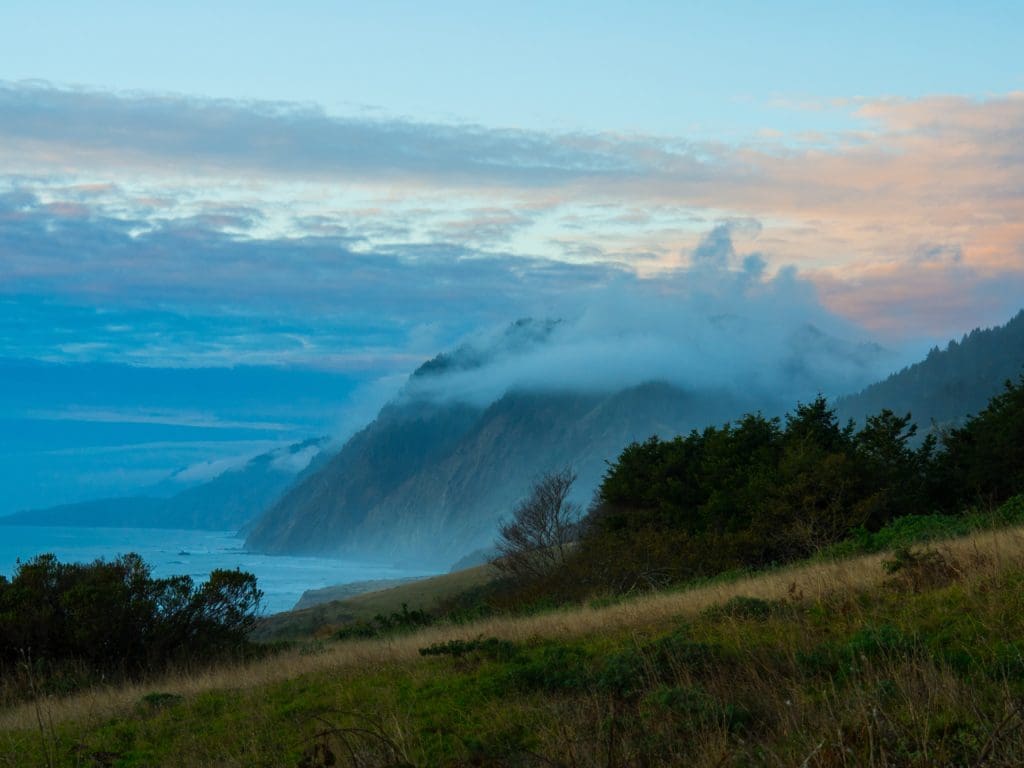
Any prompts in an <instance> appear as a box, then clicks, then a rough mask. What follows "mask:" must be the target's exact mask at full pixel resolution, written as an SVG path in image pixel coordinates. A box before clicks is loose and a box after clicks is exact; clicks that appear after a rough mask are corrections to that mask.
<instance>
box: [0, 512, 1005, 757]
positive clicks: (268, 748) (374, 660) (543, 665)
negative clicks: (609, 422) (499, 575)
mask: <svg viewBox="0 0 1024 768" xmlns="http://www.w3.org/2000/svg"><path fill="white" fill-rule="evenodd" d="M936 549H937V551H938V552H939V553H941V554H940V557H936V558H933V561H929V560H928V559H927V558H926V559H925V560H922V561H921V562H919V563H917V564H916V565H913V564H912V566H908V567H905V568H904V569H903V570H901V571H899V572H897V573H896V574H887V573H886V570H885V569H884V568H883V561H884V560H885V559H886V557H887V555H885V554H875V555H868V556H861V557H856V558H851V559H847V560H840V561H834V562H828V561H825V562H816V563H813V564H807V565H802V566H794V567H791V568H786V569H780V570H778V571H774V572H772V573H768V574H763V575H759V576H751V577H745V578H739V579H736V580H732V581H727V582H726V581H723V582H719V583H715V584H709V585H705V586H701V587H696V588H691V589H685V590H679V591H674V592H666V593H660V594H653V595H646V596H641V597H636V598H633V599H626V600H621V601H618V602H615V603H613V604H606V605H597V604H592V605H586V606H578V607H574V608H571V609H564V610H557V611H551V612H548V613H543V614H538V615H533V616H527V617H519V618H513V617H507V618H492V619H487V620H483V621H479V622H475V623H470V624H465V625H458V626H434V627H430V628H427V629H424V630H422V631H419V632H415V633H411V634H407V635H402V636H398V637H392V638H386V639H378V640H367V641H346V642H326V643H321V644H313V645H311V646H309V647H306V648H305V649H303V650H295V651H292V652H287V653H284V654H282V655H279V656H277V657H274V658H271V659H265V660H262V661H259V662H255V663H251V664H248V665H245V666H236V667H230V668H222V669H218V670H213V671H205V672H202V673H198V674H195V675H188V674H180V675H177V676H175V677H173V678H168V679H166V680H162V681H160V682H158V683H152V684H149V685H145V686H128V687H121V688H111V689H94V690H92V691H89V692H87V693H84V694H80V695H77V696H72V697H67V698H61V699H47V700H43V701H40V702H38V703H37V704H36V705H28V706H22V707H19V708H16V709H12V710H9V711H5V712H3V713H2V714H0V765H18V766H21V765H68V766H71V765H119V766H143V765H147V766H149V765H167V766H170V765H196V766H243V765H245V766H251V765H265V766H278V765H282V766H299V765H304V766H319V765H323V766H326V765H330V764H343V765H344V764H348V765H380V766H384V765H422V766H428V765H566V766H570V765H578V766H597V765H661V764H679V765H695V766H702V765H708V766H710V765H808V766H812V765H817V766H840V765H844V766H858V765H916V766H931V765H1000V766H1002V765H1005V766H1010V765H1021V764H1024V734H1022V731H1021V728H1022V726H1024V712H1022V710H1021V704H1022V702H1024V529H1021V528H1013V529H1006V530H1002V531H997V532H987V533H979V534H975V535H972V536H969V537H966V538H961V539H957V540H954V541H950V542H946V543H942V544H940V545H937V546H936ZM929 562H931V564H930V565H929ZM407 586H408V585H407ZM382 595H383V593H381V595H378V596H377V597H376V598H373V599H374V600H376V601H381V600H392V599H395V596H389V597H383V596H382ZM433 596H434V597H436V594H435V595H433ZM366 597H367V599H368V600H369V599H370V596H366ZM407 599H408V598H406V600H407ZM373 605H374V607H373V610H386V609H387V608H388V607H391V606H393V603H385V602H376V603H373ZM453 641H455V642H453ZM421 649H429V651H430V652H431V654H432V655H428V656H423V655H421V653H420V651H421ZM332 760H333V761H334V763H332V762H331V761H332Z"/></svg>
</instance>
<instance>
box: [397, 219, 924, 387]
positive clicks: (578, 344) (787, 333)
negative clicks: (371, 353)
mask: <svg viewBox="0 0 1024 768" xmlns="http://www.w3.org/2000/svg"><path fill="white" fill-rule="evenodd" d="M734 226H736V225H734V224H722V225H719V226H718V227H716V228H715V229H713V230H712V231H711V232H710V233H709V234H708V235H707V236H706V237H705V238H704V240H703V241H702V242H701V244H700V245H699V246H698V247H697V248H696V249H695V250H694V252H693V253H692V254H691V255H690V259H689V264H688V265H687V266H685V267H680V268H678V269H676V270H674V271H673V272H671V273H670V274H668V275H666V274H664V273H662V274H660V275H659V276H658V277H657V278H656V279H640V278H635V277H626V276H623V277H621V278H619V279H616V280H615V281H613V282H610V283H609V284H607V285H606V286H605V287H604V288H603V289H602V290H600V291H598V292H593V293H591V294H589V295H587V296H586V297H583V298H581V299H577V300H575V301H574V302H573V300H568V301H567V304H566V306H564V307H562V308H560V312H559V319H557V320H552V319H528V320H521V321H518V322H516V323H514V324H512V325H511V326H509V327H507V328H505V329H503V330H501V331H498V332H491V333H484V334H478V335H476V336H475V337H472V338H469V339H467V340H466V341H465V342H464V343H463V344H462V345H461V346H460V347H459V348H458V349H456V350H455V351H454V352H452V353H450V354H446V355H439V356H438V357H436V358H434V359H433V360H431V361H429V362H428V363H426V364H424V365H423V366H422V367H421V368H420V369H419V370H418V371H417V372H416V374H414V375H413V377H412V378H411V379H410V380H409V383H408V384H407V386H406V387H405V388H404V390H403V396H404V397H406V398H409V399H411V400H417V399H437V400H446V401H450V400H460V401H467V402H470V403H473V404H476V405H481V406H483V405H487V404H489V403H491V402H494V401H495V400H497V399H499V398H500V397H502V396H503V395H504V394H505V393H507V392H509V391H520V390H524V391H572V392H612V391H617V390H621V389H623V388H626V387H630V386H634V385H638V384H642V383H645V382H650V381H663V382H667V383H670V384H672V385H675V386H677V387H680V388H682V389H685V390H689V391H717V392H725V393H729V394H736V395H741V396H742V397H743V399H745V400H746V399H749V400H754V401H765V402H768V401H779V400H782V401H784V402H795V401H796V400H797V399H800V400H806V399H808V398H812V397H814V396H815V395H816V394H817V393H819V392H821V393H824V394H826V395H828V396H829V397H836V396H839V395H843V394H846V393H850V392H855V391H857V390H859V389H861V388H862V387H864V386H866V385H868V384H870V383H872V382H874V381H876V380H878V379H879V378H881V377H883V376H885V375H886V374H888V373H889V372H891V371H892V370H894V369H896V368H898V367H899V366H901V365H903V364H905V363H906V362H908V360H909V357H908V356H907V355H906V354H901V353H897V352H894V351H892V350H887V349H884V348H882V347H880V346H879V345H877V344H875V343H872V342H870V341H869V340H868V336H867V334H866V332H864V331H863V330H861V329H860V328H858V327H856V326H854V325H852V324H851V323H849V322H848V321H846V320H844V319H842V318H840V317H838V316H836V315H835V314H833V313H831V312H829V311H828V310H827V309H826V308H825V307H823V306H822V305H821V303H820V302H819V300H818V298H817V295H816V292H815V289H814V287H813V286H812V285H811V283H810V282H809V281H807V280H806V279H804V278H802V277H801V276H800V275H799V274H797V272H796V270H795V269H793V268H791V267H782V268H781V269H779V270H777V271H776V272H775V273H774V274H771V275H769V274H768V270H767V264H766V262H765V260H764V258H763V257H762V256H761V254H759V253H748V254H737V253H736V251H735V249H734V247H733V242H732V237H731V232H732V229H733V227H734ZM570 302H571V303H570ZM547 309H548V310H549V313H550V309H551V308H547ZM550 316H551V315H550V314H548V317H550ZM905 358H906V359H905Z"/></svg>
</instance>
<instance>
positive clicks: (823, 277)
mask: <svg viewBox="0 0 1024 768" xmlns="http://www.w3.org/2000/svg"><path fill="white" fill-rule="evenodd" d="M798 106H799V107H800V108H801V109H804V108H808V107H807V105H803V104H801V105H798ZM812 106H813V105H812ZM825 106H826V107H827V109H829V110H831V111H845V112H846V114H847V115H848V116H849V118H850V121H851V123H850V124H851V125H852V126H854V127H853V128H851V129H848V130H845V131H843V132H838V133H835V134H831V135H822V134H819V135H815V136H794V135H779V136H776V135H774V134H772V135H768V134H764V133H761V134H760V135H757V136H752V137H750V139H749V140H747V141H735V142H732V143H725V142H711V141H707V140H704V141H688V140H686V139H685V137H682V138H680V137H662V136H648V135H625V134H609V133H591V134H579V133H577V134H556V133H542V132H537V131H517V130H492V129H488V128H485V127H481V126H476V125H443V124H430V123H418V122H413V121H408V120H400V119H388V118H385V117H377V118H373V119H368V118H366V117H364V116H357V117H344V116H336V115H331V114H328V113H326V112H323V111H321V110H319V109H317V108H315V107H312V106H308V105H295V104H281V103H262V102H240V101H228V100H223V101H218V100H211V99H199V98H190V97H183V96H173V95H159V96H157V95H149V94H114V93H106V92H99V91H88V90H68V89H58V88H54V87H49V86H45V85H38V84H16V83H15V84H6V85H0V175H2V177H3V178H4V179H6V181H5V182H2V184H3V189H5V190H6V191H3V192H0V194H2V198H0V254H2V261H0V293H3V294H6V295H8V296H13V295H37V296H38V295H45V296H49V297H56V298H60V299H62V300H66V301H67V302H70V303H75V302H84V303H106V304H110V305H117V306H123V305H131V304H132V303H133V302H134V303H137V304H152V303H153V302H159V303H160V305H161V306H163V307H167V308H170V309H172V310H173V311H177V312H181V311H187V312H189V313H196V312H198V313H200V314H217V313H225V312H226V313H235V314H240V315H251V316H263V317H265V316H266V315H267V313H268V312H272V313H275V314H277V315H279V314H282V313H283V314H284V315H289V313H291V312H293V311H294V310H295V309H296V308H302V310H303V311H306V312H309V313H317V314H319V315H321V316H324V317H335V318H338V317H341V316H344V317H345V320H346V323H347V324H348V325H351V326H355V325H357V324H360V323H362V324H364V325H365V324H367V323H371V320H372V319H374V318H376V321H377V323H378V324H384V325H389V324H390V325H391V326H392V329H393V330H392V332H391V333H390V334H388V335H389V338H387V339H383V340H382V343H380V344H376V345H374V344H367V343H366V340H365V339H361V340H360V343H361V344H362V346H361V349H362V350H363V352H362V354H370V355H371V356H380V357H382V358H385V357H387V356H389V355H391V356H393V359H394V360H396V361H398V360H402V359H406V357H404V356H409V359H411V358H413V357H415V356H416V355H418V354H423V353H428V352H429V351H430V350H425V349H422V348H420V347H416V346H415V345H413V344H411V343H410V342H408V339H409V338H411V334H413V329H414V328H415V327H418V326H422V325H424V324H428V323H431V322H438V316H439V315H440V316H442V317H441V319H440V321H439V322H440V323H441V324H442V325H443V326H444V327H445V329H446V330H444V331H443V332H440V333H439V334H436V335H435V337H434V339H433V341H435V342H443V341H444V340H446V339H447V340H450V339H452V338H456V337H457V336H458V334H459V332H460V331H465V330H466V329H467V328H468V327H469V326H470V325H471V324H472V323H474V322H481V323H491V322H499V320H500V319H508V318H510V317H513V316H515V315H516V314H517V313H520V312H524V311H532V310H533V309H536V308H538V307H539V308H541V309H543V308H545V307H549V306H552V304H553V303H554V302H555V300H556V299H557V297H558V296H560V295H561V296H564V295H566V294H569V293H572V292H574V291H587V290H592V289H595V288H598V287H600V286H602V285H604V284H606V283H607V281H608V280H610V279H613V278H615V277H616V276H618V275H620V274H623V273H625V274H629V275H632V276H633V277H634V278H635V279H644V280H658V279H662V278H663V277H664V276H667V275H670V274H673V273H674V272H675V271H676V270H678V269H679V268H681V267H688V266H692V263H693V259H694V258H697V259H698V260H699V258H700V252H699V251H698V250H697V248H698V246H699V244H700V243H701V242H702V240H703V239H704V238H705V236H706V235H707V233H708V232H710V231H712V230H713V229H714V228H715V227H716V226H718V225H720V224H722V223H723V222H731V224H730V242H734V243H735V244H736V247H737V248H738V249H740V250H742V251H743V252H754V251H756V252H757V253H759V254H760V256H759V258H760V259H761V260H762V262H763V265H764V266H763V269H764V270H765V271H766V274H768V275H771V274H774V273H775V272H777V271H778V270H779V269H781V268H782V267H783V266H785V265H792V266H795V267H797V268H798V269H799V270H800V272H801V274H803V275H804V276H806V277H807V278H809V279H810V280H811V281H812V283H813V284H814V285H816V286H817V289H818V291H819V293H820V296H821V298H822V300H823V301H824V302H825V304H826V305H827V306H828V307H829V308H831V309H833V310H836V311H838V312H841V313H843V314H844V315H846V316H847V317H849V318H850V319H852V320H854V321H856V322H859V323H861V324H862V325H865V326H868V327H870V328H872V329H874V330H875V331H877V332H879V333H881V334H884V335H887V336H894V337H899V336H901V335H903V336H927V335H931V336H935V337H939V336H942V335H945V334H948V333H952V332H955V331H958V330H962V328H963V325H964V324H965V323H966V324H967V325H974V324H979V323H982V322H995V321H998V320H999V319H1001V318H1003V317H1004V316H1006V315H1008V314H1009V313H1010V312H1012V311H1014V310H1015V309H1017V308H1018V307H1017V306H1016V304H1018V303H1019V298H1018V296H1017V295H1015V294H1014V293H1013V291H1011V290H1000V289H999V288H1000V286H1007V285H1009V286H1015V285H1019V284H1020V279H1021V278H1020V276H1021V275H1022V274H1024V184H1022V182H1021V179H1022V178H1024V95H1022V94H1016V93H1011V94H1008V95H1005V96H998V97H991V98H987V99H967V98H959V97H934V98H923V99H917V100H907V99H891V100H846V101H841V102H840V101H836V102H830V103H828V104H827V105H825ZM736 222H748V225H747V226H737V225H736ZM727 256H728V255H726V257H727ZM940 302H941V303H946V304H949V305H950V306H952V307H956V308H957V310H956V311H955V312H950V313H945V314H943V313H939V312H936V311H935V309H934V308H935V306H936V305H937V304H938V303H940ZM456 306H457V307H458V310H457V314H458V318H457V319H456V318H454V317H452V315H453V314H454V312H449V311H448V309H447V308H448V307H456ZM446 315H447V317H445V316H446ZM502 315H504V318H502ZM382 318H383V321H382ZM395 328H397V329H398V330H397V331H395V330H394V329H395ZM316 336H317V334H307V335H306V336H305V338H306V341H305V342H302V343H299V344H298V345H297V346H295V347H294V348H293V347H291V346H289V343H288V342H287V339H286V337H285V336H278V337H277V341H276V342H275V343H274V344H269V337H266V335H264V337H263V338H262V340H260V338H259V337H260V334H258V333H257V334H255V335H253V336H252V337H251V338H249V339H244V338H235V339H224V340H223V341H224V342H225V345H226V346H227V347H230V346H232V345H234V349H235V354H238V355H243V354H251V355H253V356H254V357H253V358H251V359H252V360H258V361H265V360H267V359H269V357H261V355H268V356H277V358H276V359H277V360H279V361H285V362H287V361H292V362H296V361H300V360H302V359H308V358H309V357H311V355H312V353H314V352H315V353H316V354H318V355H321V356H322V359H323V360H327V359H329V358H330V356H331V355H340V356H341V357H339V358H338V364H341V365H343V364H344V362H343V360H342V358H343V357H344V355H346V354H352V355H356V354H359V353H357V352H356V347H357V345H356V344H352V345H349V347H348V349H347V350H345V349H340V348H339V347H337V346H334V345H333V344H331V345H328V346H326V347H325V346H322V345H320V346H318V344H319V342H318V340H317V339H316ZM296 338H297V337H296ZM321 339H322V337H321ZM250 342H251V343H250ZM82 343H89V344H99V345H102V344H107V343H112V342H110V341H109V340H100V341H97V340H95V339H88V340H84V341H83V340H75V339H71V340H67V341H66V342H65V347H64V349H65V351H74V350H77V352H78V353H79V354H81V355H85V354H87V353H90V350H87V349H85V348H83V347H81V346H78V347H72V346H67V344H72V345H73V344H79V345H80V344H82ZM268 344H269V346H268ZM303 344H306V345H307V346H303ZM123 346H124V345H123V344H122V345H121V347H122V348H123ZM148 348H150V349H152V348H153V347H152V345H151V344H150V345H148ZM102 349H103V348H102V347H95V348H93V349H92V350H91V353H100V352H102ZM242 350H248V352H243V351H242ZM366 350H376V351H370V352H367V351H366ZM192 354H194V355H195V356H197V357H201V356H203V355H207V354H208V355H210V356H211V357H210V359H214V358H217V355H219V354H221V352H218V351H217V350H215V349H209V348H207V349H205V351H204V349H203V347H202V345H200V344H197V345H195V347H194V351H193V353H192Z"/></svg>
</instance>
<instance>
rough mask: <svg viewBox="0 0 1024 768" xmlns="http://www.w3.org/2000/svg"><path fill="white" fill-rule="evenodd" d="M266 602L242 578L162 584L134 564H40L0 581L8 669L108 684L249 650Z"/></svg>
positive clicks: (1, 640) (1, 654)
mask: <svg viewBox="0 0 1024 768" xmlns="http://www.w3.org/2000/svg"><path fill="white" fill-rule="evenodd" d="M261 597H262V592H260V590H259V589H258V588H257V586H256V577H255V576H253V575H252V574H249V573H244V572H242V571H238V570H215V571H213V572H212V573H211V574H210V578H209V580H208V581H206V582H204V583H201V584H195V583H194V582H193V580H192V578H191V577H189V576H172V577H169V578H162V579H158V578H154V577H153V575H152V571H151V569H150V567H149V566H148V565H147V564H146V563H145V562H144V561H143V559H142V558H141V557H140V556H139V555H136V554H127V555H123V556H121V557H118V558H116V559H114V560H111V561H105V560H96V561H95V562H92V563H62V562H59V561H58V560H57V558H56V557H54V556H53V555H50V554H47V555H40V556H38V557H36V558H34V559H32V560H30V561H28V562H25V563H22V564H20V565H19V566H18V569H17V571H16V572H15V574H14V576H13V578H12V579H11V580H10V581H8V580H7V579H6V578H3V577H0V669H2V671H3V672H4V676H5V677H8V676H9V675H11V674H12V673H17V672H18V670H19V669H25V668H27V667H31V669H32V671H33V673H38V674H39V675H40V676H41V677H42V678H44V679H45V678H47V677H50V676H52V675H53V674H54V673H55V672H57V671H58V670H61V669H64V670H67V669H71V668H78V669H80V670H84V671H85V672H87V673H88V674H90V675H93V676H100V677H103V678H108V679H109V678H111V677H140V676H144V675H146V674H149V673H151V672H157V671H161V670H164V669H166V668H167V667H168V666H170V665H171V664H175V663H193V662H197V661H201V662H204V663H205V662H207V661H209V660H211V659H215V658H218V657H223V656H224V655H225V654H228V653H233V652H237V651H239V650H240V649H244V648H246V647H247V642H248V641H247V640H246V638H247V636H248V634H249V632H250V631H251V629H252V627H253V626H254V624H255V622H256V615H257V611H258V608H259V604H260V600H261Z"/></svg>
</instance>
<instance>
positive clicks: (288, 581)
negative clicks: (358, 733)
mask: <svg viewBox="0 0 1024 768" xmlns="http://www.w3.org/2000/svg"><path fill="white" fill-rule="evenodd" d="M242 544H243V540H242V539H240V538H237V537H236V536H235V534H234V532H233V531H179V530H168V529H163V528H159V529H158V528H86V527H58V526H52V527H51V526H27V525H26V526H14V525H4V526H0V574H3V575H5V576H7V577H8V578H9V577H11V576H12V575H13V574H14V571H15V570H16V569H17V562H18V560H19V559H20V560H22V561H25V560H28V559H30V558H32V557H35V556H36V555H38V554H42V553H44V552H50V553H53V554H54V555H56V556H57V559H59V560H61V561H62V562H64V561H68V562H91V561H93V560H95V559H97V558H100V557H103V558H106V559H108V560H109V559H111V558H113V557H116V556H117V555H120V554H125V553H127V552H136V553H138V554H139V555H141V556H142V558H143V560H145V561H146V562H147V563H149V564H150V566H152V568H153V575H154V576H157V577H163V576H172V575H177V574H188V575H189V576H191V577H192V578H193V579H194V580H196V581H197V582H198V581H204V580H205V579H206V578H207V577H208V576H209V574H210V571H211V570H214V569H215V568H241V569H242V570H243V571H248V572H250V573H253V574H255V576H256V579H257V582H258V583H259V587H260V589H262V590H263V593H264V597H263V609H262V610H263V613H265V614H270V613H278V612H280V611H287V610H289V609H291V607H292V606H293V605H295V603H296V601H297V600H298V599H299V597H300V596H301V595H302V593H303V592H304V591H305V590H307V589H318V588H320V587H327V586H331V585H333V584H344V583H346V582H350V581H364V580H367V579H395V578H404V577H409V576H425V575H427V574H428V572H427V571H422V570H405V569H402V568H396V567H394V566H390V565H383V564H380V563H368V562H365V563H364V562H357V561H354V560H333V559H329V558H322V557H290V556H284V555H259V554H254V553H251V552H246V551H245V550H243V549H242Z"/></svg>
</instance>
